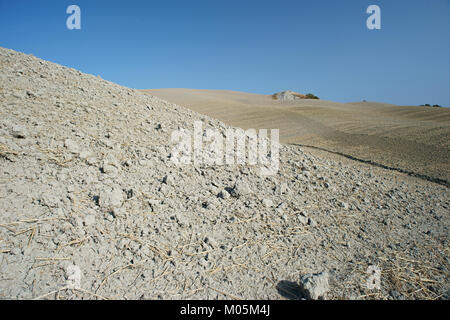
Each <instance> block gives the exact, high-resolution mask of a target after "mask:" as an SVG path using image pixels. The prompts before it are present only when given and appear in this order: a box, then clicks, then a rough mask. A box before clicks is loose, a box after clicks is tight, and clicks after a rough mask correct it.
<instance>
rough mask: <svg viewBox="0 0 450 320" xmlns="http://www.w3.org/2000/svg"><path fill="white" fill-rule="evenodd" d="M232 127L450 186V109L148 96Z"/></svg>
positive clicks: (233, 95)
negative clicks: (267, 132)
mask: <svg viewBox="0 0 450 320" xmlns="http://www.w3.org/2000/svg"><path fill="white" fill-rule="evenodd" d="M144 92H149V93H150V94H153V95H156V96H157V97H160V98H162V99H165V100H167V101H170V102H173V103H176V104H179V105H182V106H186V107H188V108H190V109H191V110H194V111H197V112H200V113H202V114H206V115H209V116H211V117H213V118H216V119H219V120H222V121H224V122H225V123H227V124H230V125H233V126H237V127H242V128H245V129H248V128H255V129H259V128H262V129H264V128H266V129H269V128H275V129H280V140H281V142H284V143H290V144H300V145H302V146H312V147H315V149H318V148H319V149H322V150H326V151H330V152H334V153H339V154H343V155H347V156H350V157H353V158H356V159H358V160H363V161H369V162H372V163H375V164H379V165H382V166H385V167H387V168H391V169H396V170H399V171H404V172H407V173H413V174H416V175H418V176H425V177H426V178H428V179H429V180H434V181H438V182H440V183H442V184H444V185H447V186H449V185H450V108H430V107H414V106H396V105H390V104H383V103H375V102H359V103H337V102H332V101H325V100H296V101H276V100H273V99H272V97H271V96H270V95H260V94H251V93H244V92H235V91H225V90H195V89H152V90H145V91H144Z"/></svg>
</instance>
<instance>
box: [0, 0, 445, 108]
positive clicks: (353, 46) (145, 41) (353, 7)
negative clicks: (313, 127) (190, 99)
mask: <svg viewBox="0 0 450 320" xmlns="http://www.w3.org/2000/svg"><path fill="white" fill-rule="evenodd" d="M70 4H76V5H78V6H79V7H80V8H81V30H68V29H67V28H66V19H67V17H68V16H69V15H68V14H66V8H67V7H68V6H69V5H70ZM371 4H377V5H379V6H380V7H381V16H382V17H381V19H382V20H381V27H382V29H381V30H368V29H367V28H366V19H367V17H368V16H369V15H368V14H367V13H366V8H367V7H368V6H369V5H371ZM0 46H3V47H7V48H11V49H14V50H17V51H21V52H25V53H32V54H34V55H35V56H37V57H39V58H42V59H46V60H50V61H53V62H56V63H59V64H62V65H66V66H70V67H73V68H76V69H79V70H81V71H83V72H86V73H91V74H95V75H100V76H101V77H103V78H104V79H107V80H110V81H113V82H116V83H119V84H121V85H125V86H128V87H132V88H137V89H147V88H199V89H228V90H238V91H246V92H254V93H264V94H271V93H274V92H277V91H281V90H285V89H291V90H295V91H299V92H302V93H308V92H312V93H314V94H316V95H318V96H319V97H321V98H323V99H327V100H334V101H340V102H350V101H360V100H362V99H366V100H370V101H381V102H388V103H395V104H411V105H418V104H422V103H431V104H441V105H445V106H450V1H449V0H408V1H407V0H395V1H393V0H384V1H383V0H369V1H365V0H345V1H344V0H342V1H336V0H329V1H325V0H296V1H282V0H277V1H275V0H273V1H264V0H226V1H225V0H202V1H200V0H181V1H171V0H160V1H153V0H147V1H131V0H128V1H125V0H124V1H113V0H110V1H100V0H89V1H81V0H71V1H64V0H57V1H48V0H39V1H30V0H29V1H23V0H0Z"/></svg>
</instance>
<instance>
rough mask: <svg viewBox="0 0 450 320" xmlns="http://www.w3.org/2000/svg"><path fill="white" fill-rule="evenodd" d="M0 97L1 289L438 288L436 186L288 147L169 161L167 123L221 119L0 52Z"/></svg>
mask: <svg viewBox="0 0 450 320" xmlns="http://www.w3.org/2000/svg"><path fill="white" fill-rule="evenodd" d="M0 104H1V108H0V298H2V299H5V298H13V299H15V298H19V299H34V298H39V299H41V298H42V299H60V298H68V299H81V298H83V299H112V298H116V299H216V298H218V299H240V298H246V299H286V298H294V299H298V298H302V297H307V298H318V297H319V295H322V296H324V298H327V299H339V298H343V299H372V298H376V299H405V298H429V299H448V298H449V279H448V275H449V260H448V259H449V250H448V247H449V244H448V234H449V206H450V201H449V193H448V188H447V187H445V186H441V185H437V184H433V183H431V182H425V181H422V180H419V179H416V178H412V177H409V176H406V175H403V174H399V173H393V172H390V171H386V170H384V169H381V168H374V167H371V166H369V165H365V164H361V163H354V162H351V161H347V160H344V159H339V158H325V157H317V156H313V155H312V154H310V153H308V152H305V151H303V150H302V149H300V148H298V147H294V146H282V147H281V149H280V158H281V159H280V170H279V172H278V174H276V175H274V176H266V177H264V176H261V175H259V169H258V168H256V167H253V166H243V165H241V166H238V165H236V166H230V165H223V166H193V165H192V166H191V165H186V166H180V167H179V166H176V165H174V163H172V161H170V154H171V151H172V145H171V143H170V135H171V132H172V131H173V130H176V129H178V128H187V129H190V128H192V125H193V121H194V120H202V121H203V123H204V127H209V128H216V129H219V130H225V129H226V126H225V125H224V124H223V123H221V122H219V121H216V120H214V119H211V118H209V117H207V116H202V115H200V114H197V113H194V112H191V111H189V110H187V109H185V108H183V107H179V106H176V105H174V104H171V103H167V102H165V101H163V100H161V99H159V98H156V97H153V96H149V95H147V94H144V93H140V92H138V91H136V90H133V89H129V88H125V87H121V86H119V85H116V84H114V83H111V82H108V81H105V80H102V79H100V78H97V77H94V76H92V75H87V74H83V73H81V72H79V71H77V70H74V69H70V68H66V67H63V66H60V65H57V64H53V63H50V62H47V61H43V60H40V59H37V58H35V57H33V56H30V55H25V54H22V53H18V52H15V51H12V50H8V49H3V48H0ZM280 129H281V130H283V128H280ZM70 266H72V267H70ZM73 266H75V267H76V268H79V271H80V279H81V281H80V282H79V284H78V285H76V286H75V287H69V288H68V287H67V286H68V285H69V284H70V282H68V280H74V277H73V276H74V273H73V270H74V267H73ZM370 266H377V267H379V268H380V269H381V278H380V285H381V288H380V289H369V288H368V286H367V281H368V279H371V275H370V274H368V273H367V271H368V270H369V271H370V269H368V268H369V267H370ZM319 273H321V276H317V277H316V278H314V277H315V276H313V275H312V274H319ZM75 274H76V272H75ZM75 280H76V279H75ZM317 283H320V288H318V287H317ZM299 284H301V285H302V286H303V287H302V288H303V289H304V290H300V287H299ZM314 286H316V287H314ZM369 287H370V286H369ZM318 292H320V294H318V295H316V293H318Z"/></svg>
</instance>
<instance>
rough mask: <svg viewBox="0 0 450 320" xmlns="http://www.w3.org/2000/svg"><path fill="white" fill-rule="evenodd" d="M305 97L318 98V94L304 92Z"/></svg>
mask: <svg viewBox="0 0 450 320" xmlns="http://www.w3.org/2000/svg"><path fill="white" fill-rule="evenodd" d="M305 98H306V99H319V97H318V96H316V95H313V94H312V93H308V94H306V96H305Z"/></svg>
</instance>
